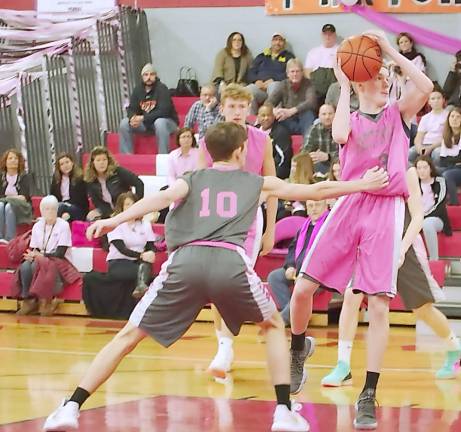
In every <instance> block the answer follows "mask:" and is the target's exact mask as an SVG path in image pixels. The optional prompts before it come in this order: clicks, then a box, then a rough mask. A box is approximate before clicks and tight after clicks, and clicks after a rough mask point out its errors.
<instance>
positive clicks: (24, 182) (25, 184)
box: [0, 172, 32, 202]
mask: <svg viewBox="0 0 461 432" xmlns="http://www.w3.org/2000/svg"><path fill="white" fill-rule="evenodd" d="M7 186H8V182H7V181H6V173H5V172H3V173H2V174H1V185H0V198H4V197H5V191H6V187H7ZM15 187H16V190H17V191H18V195H24V196H25V197H26V200H27V201H28V202H30V196H31V195H32V181H31V177H30V175H29V174H26V173H23V174H21V175H18V178H17V180H16V184H15Z"/></svg>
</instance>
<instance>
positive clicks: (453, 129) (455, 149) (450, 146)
mask: <svg viewBox="0 0 461 432" xmlns="http://www.w3.org/2000/svg"><path fill="white" fill-rule="evenodd" d="M460 137H461V108H458V107H455V108H453V109H452V110H451V111H450V113H449V115H448V119H447V121H446V124H445V129H444V131H443V142H442V148H441V151H440V164H441V166H442V167H443V168H444V172H443V176H444V177H445V180H446V182H447V191H448V200H449V203H450V204H451V205H459V200H458V186H460V185H461V153H460V152H461V138H460Z"/></svg>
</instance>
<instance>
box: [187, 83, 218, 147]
mask: <svg viewBox="0 0 461 432" xmlns="http://www.w3.org/2000/svg"><path fill="white" fill-rule="evenodd" d="M218 116H219V104H218V99H217V98H216V88H215V86H214V85H212V84H206V85H204V86H203V87H202V88H201V89H200V100H198V101H197V102H194V103H193V104H192V106H191V107H190V109H189V112H188V113H187V115H186V119H185V120H184V127H186V128H190V129H194V128H195V126H197V129H198V136H199V138H202V137H203V136H205V132H206V130H207V128H208V126H211V125H212V124H214V123H215V122H216V119H217V118H218Z"/></svg>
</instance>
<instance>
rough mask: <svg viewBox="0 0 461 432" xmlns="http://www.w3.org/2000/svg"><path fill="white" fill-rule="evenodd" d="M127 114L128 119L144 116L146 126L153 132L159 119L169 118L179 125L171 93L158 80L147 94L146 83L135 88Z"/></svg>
mask: <svg viewBox="0 0 461 432" xmlns="http://www.w3.org/2000/svg"><path fill="white" fill-rule="evenodd" d="M127 112H128V118H131V117H133V116H134V115H143V116H144V126H145V127H146V128H147V129H151V130H152V129H153V128H154V122H155V120H157V119H158V118H169V119H171V120H173V121H174V122H175V123H176V124H179V120H178V114H177V113H176V109H175V107H174V105H173V101H172V100H171V96H170V92H169V90H168V88H167V86H166V85H165V84H163V83H162V82H161V81H160V80H159V79H158V78H157V79H156V80H155V82H154V85H153V86H152V88H151V89H150V90H149V91H148V92H146V88H145V86H144V83H141V84H139V85H138V86H136V87H135V88H134V90H133V93H132V94H131V97H130V105H128V108H127Z"/></svg>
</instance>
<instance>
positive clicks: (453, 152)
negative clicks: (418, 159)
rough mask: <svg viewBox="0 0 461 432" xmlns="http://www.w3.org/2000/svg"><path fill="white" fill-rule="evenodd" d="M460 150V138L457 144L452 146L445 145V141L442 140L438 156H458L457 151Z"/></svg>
mask: <svg viewBox="0 0 461 432" xmlns="http://www.w3.org/2000/svg"><path fill="white" fill-rule="evenodd" d="M460 151H461V138H460V139H459V141H458V144H455V145H454V146H453V147H452V148H448V147H447V146H445V142H444V141H442V146H441V147H440V156H441V157H446V156H454V157H456V156H458V155H459V152H460Z"/></svg>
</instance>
